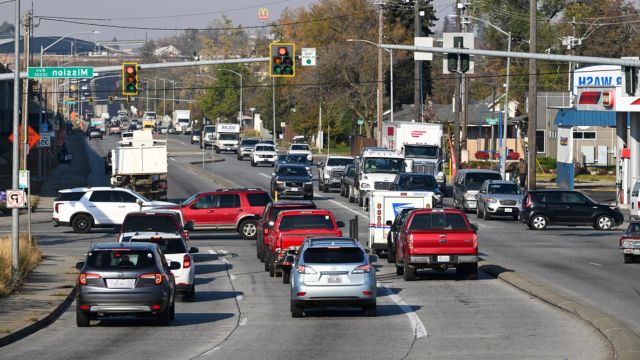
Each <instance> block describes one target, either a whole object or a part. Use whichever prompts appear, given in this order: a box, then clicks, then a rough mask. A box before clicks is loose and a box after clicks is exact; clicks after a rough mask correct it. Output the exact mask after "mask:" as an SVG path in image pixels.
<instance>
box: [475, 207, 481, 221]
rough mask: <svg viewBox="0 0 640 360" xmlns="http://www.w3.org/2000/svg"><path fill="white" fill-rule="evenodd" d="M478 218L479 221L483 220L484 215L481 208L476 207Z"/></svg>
mask: <svg viewBox="0 0 640 360" xmlns="http://www.w3.org/2000/svg"><path fill="white" fill-rule="evenodd" d="M476 216H477V217H478V219H482V213H481V212H480V206H478V207H476Z"/></svg>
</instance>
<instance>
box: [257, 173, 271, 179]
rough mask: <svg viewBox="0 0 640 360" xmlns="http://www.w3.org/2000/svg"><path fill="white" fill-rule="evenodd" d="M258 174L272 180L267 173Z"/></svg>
mask: <svg viewBox="0 0 640 360" xmlns="http://www.w3.org/2000/svg"><path fill="white" fill-rule="evenodd" d="M258 174H260V176H264V177H266V178H269V179H271V176H269V175H267V174H265V173H261V172H259V173H258Z"/></svg>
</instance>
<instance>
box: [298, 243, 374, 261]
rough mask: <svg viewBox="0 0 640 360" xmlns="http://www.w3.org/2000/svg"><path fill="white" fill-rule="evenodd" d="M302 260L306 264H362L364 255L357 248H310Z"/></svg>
mask: <svg viewBox="0 0 640 360" xmlns="http://www.w3.org/2000/svg"><path fill="white" fill-rule="evenodd" d="M302 259H303V260H304V262H305V263H306V264H352V263H362V262H364V253H363V252H362V250H360V249H359V248H357V247H337V246H336V247H321V248H320V247H318V248H316V247H312V248H308V249H307V250H306V251H305V252H304V255H303V256H302Z"/></svg>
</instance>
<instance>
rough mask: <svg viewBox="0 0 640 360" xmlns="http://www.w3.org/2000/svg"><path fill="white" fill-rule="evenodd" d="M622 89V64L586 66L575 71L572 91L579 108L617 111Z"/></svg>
mask: <svg viewBox="0 0 640 360" xmlns="http://www.w3.org/2000/svg"><path fill="white" fill-rule="evenodd" d="M621 89H622V70H621V67H620V66H616V65H596V66H586V67H583V68H580V69H576V70H575V71H574V73H573V89H572V92H573V95H574V96H575V104H576V109H578V110H596V111H616V106H617V105H618V102H619V98H620V96H621Z"/></svg>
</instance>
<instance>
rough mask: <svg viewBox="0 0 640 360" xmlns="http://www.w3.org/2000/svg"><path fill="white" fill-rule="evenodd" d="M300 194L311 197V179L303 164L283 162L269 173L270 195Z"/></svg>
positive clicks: (305, 197)
mask: <svg viewBox="0 0 640 360" xmlns="http://www.w3.org/2000/svg"><path fill="white" fill-rule="evenodd" d="M276 192H277V193H278V196H279V197H282V196H302V197H304V199H305V200H311V199H313V179H312V178H311V175H310V174H309V173H308V172H307V169H306V168H305V167H304V165H298V164H283V165H280V166H279V167H278V168H277V170H276V171H275V172H274V173H273V175H271V197H272V198H274V199H275V198H276Z"/></svg>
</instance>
